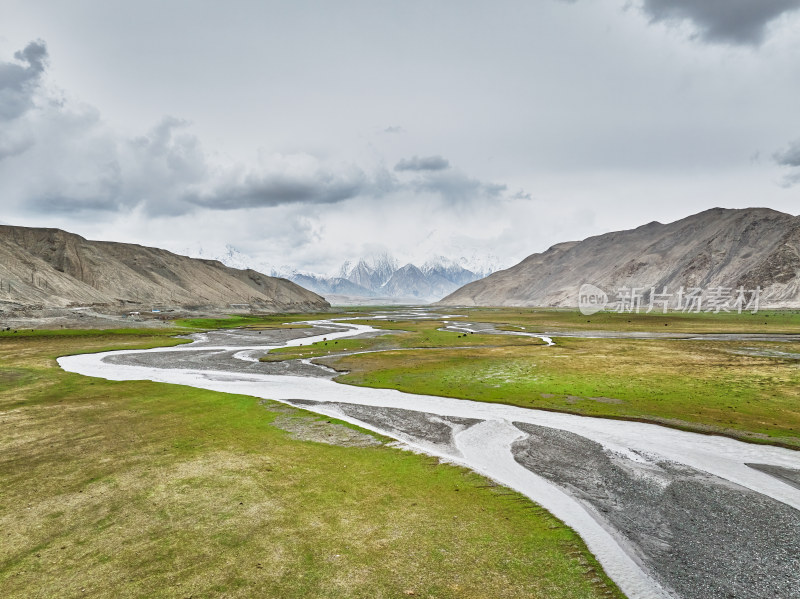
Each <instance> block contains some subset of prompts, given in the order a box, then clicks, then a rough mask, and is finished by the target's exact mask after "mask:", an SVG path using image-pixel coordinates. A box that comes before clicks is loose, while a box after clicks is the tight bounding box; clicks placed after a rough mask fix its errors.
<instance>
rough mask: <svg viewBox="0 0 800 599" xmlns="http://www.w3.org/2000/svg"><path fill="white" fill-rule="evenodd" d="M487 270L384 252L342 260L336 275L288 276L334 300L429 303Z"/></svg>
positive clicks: (445, 259) (302, 274)
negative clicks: (404, 260)
mask: <svg viewBox="0 0 800 599" xmlns="http://www.w3.org/2000/svg"><path fill="white" fill-rule="evenodd" d="M487 274H489V273H488V272H485V273H484V272H473V271H471V270H469V269H467V268H464V267H463V266H461V265H460V264H458V263H457V262H455V261H454V260H449V259H447V258H444V257H438V258H436V259H432V260H428V261H427V262H425V264H423V265H422V266H416V265H414V264H411V263H409V264H405V265H404V266H399V265H398V263H397V261H396V260H395V259H394V258H392V257H391V256H389V255H387V254H382V255H378V256H373V257H371V258H366V259H361V260H358V261H357V262H355V263H352V262H345V263H344V264H343V265H342V267H341V268H340V270H339V274H338V276H333V277H325V276H321V275H314V274H309V273H301V272H294V273H290V274H288V278H289V279H290V280H292V281H294V282H295V283H297V284H298V285H302V286H303V287H305V288H306V289H310V290H312V291H314V292H315V293H318V294H320V295H322V296H323V297H325V298H326V299H328V300H329V301H331V302H333V303H339V304H342V303H373V304H374V303H412V304H414V303H416V304H418V303H429V302H433V301H436V300H438V299H440V298H442V297H444V296H445V295H447V294H448V293H451V292H453V291H455V290H456V289H458V288H459V287H461V286H462V285H464V284H466V283H469V282H471V281H476V280H478V279H480V278H482V277H483V276H485V275H487Z"/></svg>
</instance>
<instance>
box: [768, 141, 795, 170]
mask: <svg viewBox="0 0 800 599" xmlns="http://www.w3.org/2000/svg"><path fill="white" fill-rule="evenodd" d="M772 157H773V158H774V159H775V162H777V163H778V164H780V165H781V166H796V167H800V139H797V140H795V141H793V142H791V143H790V144H789V146H788V147H787V148H786V149H785V150H783V151H781V152H775V154H773V155H772Z"/></svg>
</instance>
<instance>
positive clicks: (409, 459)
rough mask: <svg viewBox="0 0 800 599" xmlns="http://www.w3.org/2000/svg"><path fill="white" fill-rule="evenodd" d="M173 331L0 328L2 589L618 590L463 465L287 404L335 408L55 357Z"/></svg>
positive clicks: (150, 342) (118, 592)
mask: <svg viewBox="0 0 800 599" xmlns="http://www.w3.org/2000/svg"><path fill="white" fill-rule="evenodd" d="M280 320H281V321H282V322H287V320H286V319H283V318H281V319H280ZM203 324H207V323H198V322H193V323H188V325H189V326H191V327H199V326H201V325H203ZM214 324H216V323H214ZM230 324H231V321H227V322H226V323H225V324H224V325H220V326H226V325H227V326H229V325H230ZM239 324H245V325H247V326H250V325H256V324H259V323H255V322H252V321H250V322H244V323H241V322H239ZM260 325H262V326H263V325H270V326H277V321H276V322H272V323H265V322H263V321H262V322H261V323H260ZM428 332H429V334H430V335H432V336H433V337H431V340H432V342H434V341H435V339H434V337H435V338H438V337H439V335H438V333H434V332H432V331H428ZM166 334H167V332H165V331H157V332H151V331H118V332H109V331H102V332H98V331H92V332H83V331H73V332H68V333H66V332H61V331H58V332H56V333H52V334H51V333H47V332H37V333H33V334H25V335H22V334H19V333H18V334H16V335H14V334H11V335H3V336H2V337H0V448H1V451H0V596H2V597H4V598H26V599H27V598H29V597H113V598H120V597H148V598H150V597H175V598H187V597H193V598H195V599H197V598H211V597H280V598H291V597H297V598H300V597H303V598H305V597H324V598H353V597H364V598H382V597H386V598H390V597H407V596H419V597H491V598H495V597H519V598H523V597H524V598H529V597H539V598H542V599H545V598H546V599H550V598H562V597H563V598H601V597H621V596H622V595H621V594H620V592H619V591H618V590H617V588H616V587H615V586H614V585H613V583H611V582H610V581H609V580H608V578H607V577H606V576H605V574H604V573H603V572H602V570H601V569H600V567H599V566H598V564H597V563H596V561H595V560H594V558H593V557H592V556H591V554H590V553H589V552H588V551H587V549H586V547H585V546H584V544H583V542H582V541H581V540H580V538H578V537H577V535H576V534H575V533H574V532H573V531H571V530H570V529H568V528H567V527H565V526H564V525H563V524H562V523H561V522H559V521H557V520H556V519H555V518H553V517H552V516H551V515H550V514H548V513H547V512H545V511H544V510H542V509H540V508H538V507H537V506H536V505H534V504H532V503H531V502H530V501H528V500H527V499H525V498H524V497H521V496H519V495H517V494H516V493H513V492H511V491H509V490H507V489H504V488H501V487H498V486H496V485H494V484H492V483H491V482H490V481H487V480H486V479H483V478H481V477H480V476H478V475H476V474H473V473H471V472H469V471H466V470H464V469H461V468H458V467H454V466H451V465H444V464H440V463H439V462H438V461H437V460H434V459H432V458H429V457H426V456H422V455H417V454H413V453H410V452H404V451H401V450H399V449H395V448H392V447H390V446H387V445H386V444H384V443H379V444H377V445H375V446H371V447H353V446H346V445H334V444H329V443H322V442H318V441H310V440H302V439H298V438H296V435H294V434H290V433H288V432H285V430H282V428H280V427H279V426H278V425H279V423H280V422H282V421H285V419H286V418H290V419H292V421H293V422H295V421H296V423H297V422H299V423H300V424H302V423H304V422H305V423H309V424H310V425H313V428H319V427H322V428H324V427H341V426H343V425H342V423H336V422H335V421H334V422H329V421H328V420H326V419H324V418H321V417H318V416H315V415H313V414H310V413H306V412H303V411H299V410H293V409H289V408H287V407H285V406H282V405H279V404H273V403H270V402H262V401H259V400H257V399H255V398H253V397H248V396H240V395H230V394H224V393H215V392H210V391H203V390H198V389H193V388H189V387H181V386H174V385H166V384H157V383H151V382H146V381H129V382H111V381H106V380H101V379H93V378H87V377H83V376H79V375H76V374H71V373H66V372H64V371H62V370H61V369H60V368H59V367H58V365H57V364H56V361H55V359H56V357H57V356H59V355H66V354H73V353H81V352H96V351H104V350H107V349H111V348H143V347H154V346H161V345H170V344H174V343H178V342H180V341H179V340H173V339H170V338H169V337H167V336H166ZM454 337H455V336H454ZM462 339H463V338H462ZM287 414H288V415H287ZM283 427H284V428H286V427H285V425H283ZM291 428H293V429H296V428H297V427H296V426H294V427H291ZM351 428H352V427H351ZM379 441H380V439H379Z"/></svg>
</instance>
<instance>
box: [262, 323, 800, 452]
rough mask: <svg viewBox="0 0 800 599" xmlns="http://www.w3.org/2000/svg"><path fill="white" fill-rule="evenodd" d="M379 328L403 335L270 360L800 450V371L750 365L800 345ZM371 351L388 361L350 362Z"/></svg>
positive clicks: (686, 329)
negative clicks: (551, 341)
mask: <svg viewBox="0 0 800 599" xmlns="http://www.w3.org/2000/svg"><path fill="white" fill-rule="evenodd" d="M459 312H460V313H464V314H465V316H466V320H468V321H469V322H478V321H480V322H491V323H493V324H494V325H496V326H497V328H498V329H504V328H505V329H507V330H524V331H528V332H543V331H552V330H562V331H564V330H569V329H579V328H580V329H583V330H586V328H587V327H593V330H606V331H610V330H623V331H659V332H661V331H662V330H663V329H664V328H668V329H669V330H670V332H681V333H719V332H738V333H744V332H748V333H755V332H757V333H763V332H772V333H794V332H800V314H798V313H797V312H770V313H760V314H758V315H756V316H758V317H759V319H758V320H755V319H754V317H753V316H752V315H749V314H748V315H738V314H719V315H717V314H668V315H644V314H640V315H636V314H608V313H602V314H595V315H592V316H591V317H585V316H582V315H580V314H579V313H578V312H577V311H573V312H570V311H553V310H549V311H545V310H522V309H515V310H508V309H498V310H492V309H474V310H472V309H471V310H468V311H459ZM737 319H741V320H737ZM450 320H453V319H452V318H451V319H450ZM579 320H583V321H584V322H583V323H579ZM586 321H592V322H586ZM765 322H767V323H769V324H767V325H765V324H764V323H765ZM374 324H375V325H376V326H380V327H383V328H391V329H395V330H396V334H393V335H388V336H385V337H379V338H375V339H362V340H347V341H344V340H343V341H340V342H339V344H338V345H332V344H331V343H328V344H327V345H324V344H316V345H314V346H306V347H301V348H287V349H284V350H278V351H276V352H272V353H271V354H270V355H269V356H268V357H267V358H266V359H268V360H276V359H287V358H291V357H313V356H319V357H324V358H326V359H325V360H324V363H325V364H327V365H329V366H332V367H334V368H336V369H338V370H342V371H347V373H346V374H343V375H341V376H339V377H338V379H337V380H338V381H339V382H342V383H348V384H353V385H361V386H371V387H382V388H394V389H400V390H402V391H406V392H410V393H423V394H431V395H442V396H448V397H456V398H462V399H472V400H477V401H488V402H499V403H506V404H511V405H519V406H523V407H530V408H538V409H547V410H556V411H563V412H570V413H576V414H583V415H590V416H601V417H612V418H623V419H634V420H645V421H650V422H657V423H661V424H666V425H669V426H673V427H678V428H684V429H687V430H693V431H698V432H709V433H719V434H725V435H729V436H734V437H737V438H741V439H743V440H748V441H754V442H763V443H772V444H779V445H784V446H787V447H793V448H798V449H800V360H797V359H792V358H790V357H786V356H781V355H780V354H777V355H760V356H759V355H747V354H753V353H758V352H765V353H767V354H769V353H770V352H774V351H776V350H777V351H783V352H785V353H792V352H793V351H794V352H797V351H799V350H798V349H796V348H797V346H796V344H794V343H772V342H752V341H709V340H681V339H657V340H645V339H583V338H567V337H556V343H557V346H556V347H546V346H544V345H542V344H541V342H539V341H538V340H536V339H532V338H530V337H514V336H498V335H478V334H469V335H463V334H458V333H453V332H444V331H437V329H438V328H440V327H441V326H442V322H441V321H422V322H419V321H405V322H403V321H398V322H390V323H382V322H381V321H377V322H375V323H374ZM579 324H580V325H581V326H578V325H579ZM583 325H585V326H583ZM664 325H667V326H666V327H665V326H664ZM400 331H405V332H400ZM556 334H557V333H556ZM793 348H795V349H793ZM392 349H402V350H403V351H391V350H392ZM369 350H384V351H381V352H380V353H363V354H354V355H345V354H353V352H358V351H369ZM337 354H339V355H338V356H337Z"/></svg>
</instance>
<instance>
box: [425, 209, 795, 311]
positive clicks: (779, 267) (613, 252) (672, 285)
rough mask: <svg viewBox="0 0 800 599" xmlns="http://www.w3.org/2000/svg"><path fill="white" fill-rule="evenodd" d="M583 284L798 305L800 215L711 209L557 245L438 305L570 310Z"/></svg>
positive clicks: (610, 291) (776, 305) (575, 302)
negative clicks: (730, 294) (715, 293)
mask: <svg viewBox="0 0 800 599" xmlns="http://www.w3.org/2000/svg"><path fill="white" fill-rule="evenodd" d="M584 283H590V284H593V285H596V286H597V287H599V288H601V289H603V290H605V291H606V292H609V295H611V294H612V293H614V292H615V291H616V290H619V289H621V288H629V289H630V288H637V289H645V290H650V289H651V288H655V289H656V291H657V292H662V291H663V289H664V288H665V287H666V288H667V290H668V292H676V291H678V290H679V288H680V287H684V288H686V289H689V288H702V289H704V290H711V289H716V288H731V289H738V288H740V287H744V288H745V289H747V290H750V289H755V288H756V287H761V289H762V290H763V292H762V294H761V298H762V302H761V305H763V306H772V307H789V306H790V307H796V306H800V217H797V216H792V215H790V214H785V213H783V212H777V211H775V210H770V209H767V208H748V209H742V210H731V209H723V208H714V209H711V210H707V211H705V212H701V213H699V214H695V215H693V216H690V217H687V218H684V219H682V220H679V221H676V222H673V223H669V224H666V225H664V224H661V223H658V222H652V223H650V224H647V225H643V226H641V227H638V228H637V229H632V230H628V231H619V232H615V233H607V234H605V235H599V236H596V237H590V238H588V239H585V240H583V241H573V242H568V243H561V244H558V245H554V246H553V247H551V248H550V249H548V250H547V251H545V252H542V253H540V254H533V255H531V256H528V257H527V258H526V259H525V260H523V261H522V262H520V263H519V264H517V265H516V266H513V267H511V268H509V269H507V270H503V271H499V272H496V273H494V274H492V275H489V276H488V277H486V278H485V279H481V280H479V281H475V282H474V283H469V284H468V285H465V286H464V287H461V288H460V289H458V290H456V291H455V292H453V293H452V294H450V295H448V296H447V297H445V298H444V299H443V300H441V301H440V302H439V304H440V305H449V306H455V305H460V306H476V305H477V306H563V307H568V306H576V305H577V304H578V291H579V289H580V286H581V285H582V284H584ZM644 293H645V294H647V293H648V292H644Z"/></svg>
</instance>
